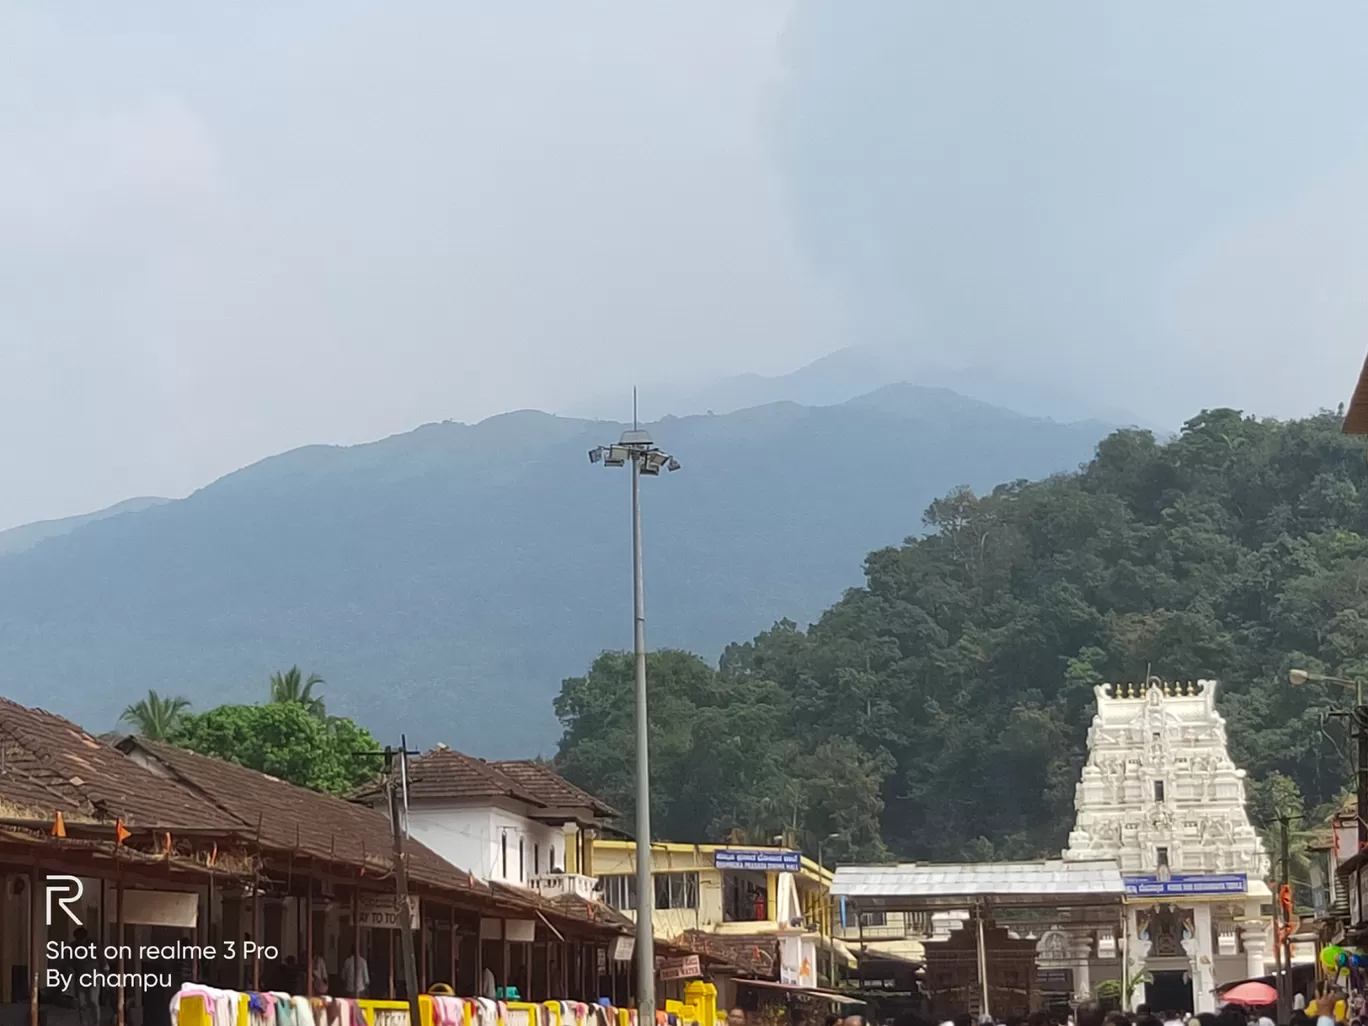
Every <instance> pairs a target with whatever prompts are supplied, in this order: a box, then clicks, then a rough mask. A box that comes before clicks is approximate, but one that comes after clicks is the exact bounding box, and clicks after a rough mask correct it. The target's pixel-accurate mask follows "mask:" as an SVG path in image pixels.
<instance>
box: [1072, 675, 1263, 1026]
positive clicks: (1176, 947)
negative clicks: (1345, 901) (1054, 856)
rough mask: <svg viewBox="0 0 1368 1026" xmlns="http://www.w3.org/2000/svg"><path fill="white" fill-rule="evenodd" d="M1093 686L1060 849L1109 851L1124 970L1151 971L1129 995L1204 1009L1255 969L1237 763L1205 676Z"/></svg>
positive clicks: (1250, 845)
mask: <svg viewBox="0 0 1368 1026" xmlns="http://www.w3.org/2000/svg"><path fill="white" fill-rule="evenodd" d="M1094 690H1095V691H1096V695H1097V712H1096V714H1095V715H1094V716H1093V721H1092V727H1091V728H1090V729H1089V731H1088V760H1087V764H1086V765H1085V766H1084V767H1083V774H1082V779H1081V780H1080V781H1079V783H1078V787H1077V790H1076V792H1075V798H1074V808H1075V810H1076V820H1075V823H1074V829H1073V831H1072V832H1071V833H1070V834H1069V844H1068V848H1067V850H1066V851H1065V852H1064V858H1065V859H1078V860H1082V859H1098V858H1114V859H1116V860H1117V862H1118V864H1119V865H1120V867H1121V872H1122V875H1123V876H1125V877H1126V886H1127V892H1128V894H1127V901H1126V903H1127V941H1128V945H1127V948H1128V951H1129V959H1130V962H1131V966H1132V972H1133V973H1136V974H1138V973H1139V971H1140V970H1141V968H1144V969H1147V970H1148V971H1149V972H1150V973H1151V975H1152V977H1153V982H1152V983H1150V984H1148V986H1147V988H1144V989H1143V990H1142V993H1140V994H1138V995H1136V996H1135V997H1134V999H1133V1000H1134V1002H1135V1003H1137V1004H1138V1003H1140V1002H1145V1001H1147V1002H1148V1003H1149V1004H1150V1005H1151V1006H1152V1007H1154V1008H1155V1009H1156V1010H1160V1008H1161V1006H1162V1010H1164V1011H1175V1012H1182V1011H1188V1012H1203V1011H1213V1010H1214V1009H1215V1007H1216V996H1215V994H1216V990H1217V989H1218V988H1219V987H1221V986H1223V985H1224V984H1226V983H1230V982H1234V981H1236V980H1242V979H1247V978H1249V977H1254V976H1262V975H1264V952H1265V950H1266V949H1267V948H1268V939H1267V938H1268V930H1269V924H1268V923H1267V922H1265V920H1264V919H1263V918H1262V916H1261V915H1260V905H1261V904H1263V903H1265V902H1268V901H1269V900H1270V894H1269V890H1268V887H1267V885H1266V884H1265V883H1264V878H1265V877H1266V876H1267V874H1268V857H1267V855H1266V853H1265V852H1264V848H1263V842H1262V841H1261V840H1260V838H1259V835H1258V834H1257V833H1256V832H1255V831H1254V828H1253V826H1251V825H1250V822H1249V816H1248V814H1247V813H1246V811H1245V780H1244V778H1245V774H1244V770H1242V769H1239V768H1238V767H1237V766H1236V765H1235V764H1234V763H1233V762H1232V761H1231V759H1230V754H1229V752H1228V751H1227V749H1226V732H1225V720H1224V719H1223V718H1222V717H1221V715H1220V713H1219V712H1217V711H1216V682H1215V681H1214V680H1199V681H1189V682H1187V683H1169V682H1165V681H1162V680H1160V679H1159V678H1157V677H1150V678H1149V679H1148V680H1147V681H1146V682H1145V683H1144V684H1141V685H1136V684H1104V685H1100V686H1098V687H1097V688H1095V689H1094ZM1236 936H1238V937H1239V945H1238V950H1232V948H1233V947H1234V944H1233V938H1234V937H1236ZM1222 938H1223V940H1221V939H1222ZM1146 990H1147V993H1145V991H1146Z"/></svg>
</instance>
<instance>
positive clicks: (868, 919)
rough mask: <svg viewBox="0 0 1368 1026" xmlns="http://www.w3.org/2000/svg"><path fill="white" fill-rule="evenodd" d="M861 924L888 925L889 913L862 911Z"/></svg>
mask: <svg viewBox="0 0 1368 1026" xmlns="http://www.w3.org/2000/svg"><path fill="white" fill-rule="evenodd" d="M860 925H861V926H887V925H888V913H887V912H861V913H860Z"/></svg>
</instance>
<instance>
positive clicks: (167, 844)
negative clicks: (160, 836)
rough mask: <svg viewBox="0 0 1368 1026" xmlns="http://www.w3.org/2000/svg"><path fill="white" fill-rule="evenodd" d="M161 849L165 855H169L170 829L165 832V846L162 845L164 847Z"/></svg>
mask: <svg viewBox="0 0 1368 1026" xmlns="http://www.w3.org/2000/svg"><path fill="white" fill-rule="evenodd" d="M162 851H164V852H166V854H167V855H170V854H171V831H170V830H168V831H167V832H166V847H164V848H163V849H162Z"/></svg>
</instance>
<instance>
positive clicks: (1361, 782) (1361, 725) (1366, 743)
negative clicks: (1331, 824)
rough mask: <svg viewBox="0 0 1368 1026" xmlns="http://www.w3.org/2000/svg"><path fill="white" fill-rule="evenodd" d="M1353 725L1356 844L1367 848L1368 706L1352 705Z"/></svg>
mask: <svg viewBox="0 0 1368 1026" xmlns="http://www.w3.org/2000/svg"><path fill="white" fill-rule="evenodd" d="M1354 727H1355V735H1356V739H1357V741H1358V809H1357V813H1358V846H1359V851H1363V850H1364V849H1365V848H1368V706H1365V705H1362V704H1360V705H1357V706H1355V707H1354Z"/></svg>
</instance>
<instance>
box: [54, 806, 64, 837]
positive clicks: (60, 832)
mask: <svg viewBox="0 0 1368 1026" xmlns="http://www.w3.org/2000/svg"><path fill="white" fill-rule="evenodd" d="M52 836H53V837H65V836H66V823H64V822H63V821H62V813H61V811H60V810H59V811H58V813H57V818H56V819H54V820H53V821H52Z"/></svg>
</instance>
